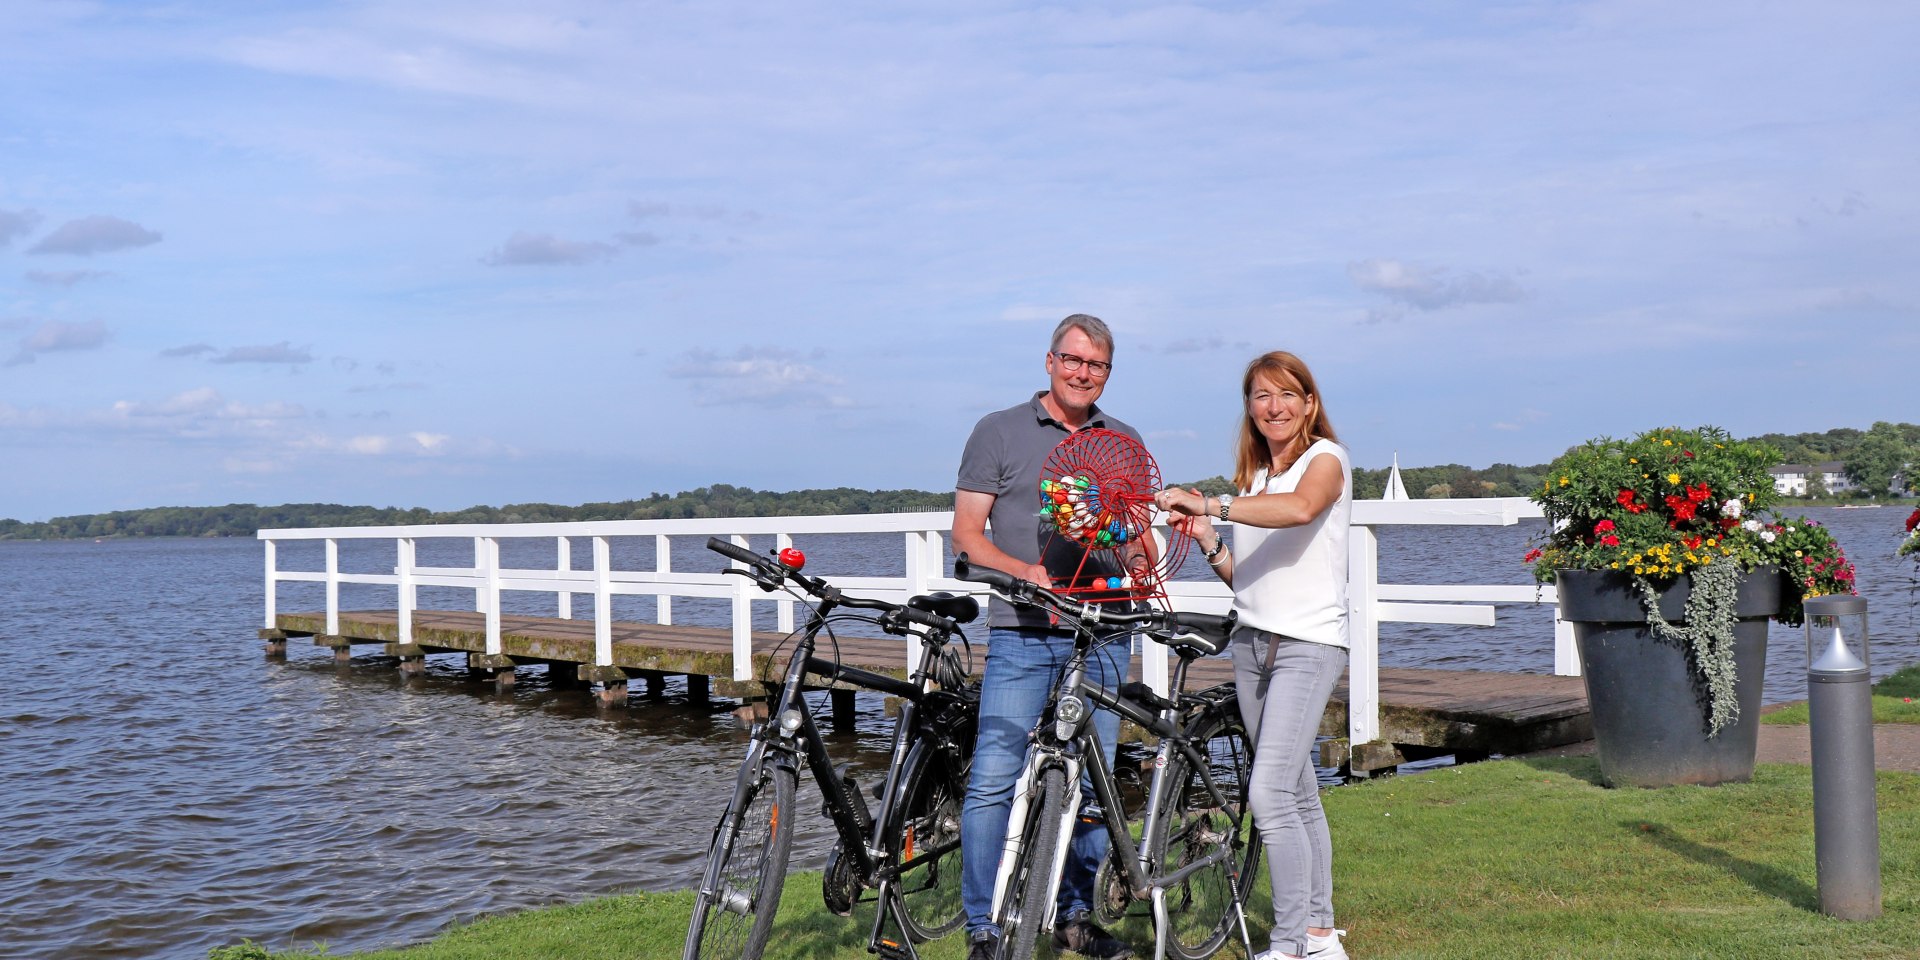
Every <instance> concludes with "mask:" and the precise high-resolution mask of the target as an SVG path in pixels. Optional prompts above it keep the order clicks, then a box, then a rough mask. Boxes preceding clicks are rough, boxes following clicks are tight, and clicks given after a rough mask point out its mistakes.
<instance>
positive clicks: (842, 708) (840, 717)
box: [827, 689, 854, 733]
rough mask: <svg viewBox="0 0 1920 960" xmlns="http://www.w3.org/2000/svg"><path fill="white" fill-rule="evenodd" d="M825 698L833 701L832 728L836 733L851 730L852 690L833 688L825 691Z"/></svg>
mask: <svg viewBox="0 0 1920 960" xmlns="http://www.w3.org/2000/svg"><path fill="white" fill-rule="evenodd" d="M827 699H828V700H830V701H832V703H833V729H834V732H836V733H852V732H853V719H854V710H853V691H852V690H841V689H833V690H829V691H827Z"/></svg>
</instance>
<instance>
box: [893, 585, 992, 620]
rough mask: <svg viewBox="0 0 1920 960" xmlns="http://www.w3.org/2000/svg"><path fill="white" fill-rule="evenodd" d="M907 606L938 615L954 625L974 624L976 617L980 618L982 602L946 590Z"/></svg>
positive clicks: (917, 598)
mask: <svg viewBox="0 0 1920 960" xmlns="http://www.w3.org/2000/svg"><path fill="white" fill-rule="evenodd" d="M907 606H909V607H912V608H913V609H915V610H925V611H926V612H928V613H932V614H938V615H939V616H942V617H946V618H947V619H948V620H952V621H953V622H954V623H972V622H973V620H974V618H975V617H978V616H980V601H978V600H975V599H974V598H972V597H970V596H967V595H966V594H964V593H959V594H955V593H947V592H946V591H944V590H943V591H941V592H939V593H929V594H923V595H921V596H917V597H914V598H913V599H911V600H908V601H907Z"/></svg>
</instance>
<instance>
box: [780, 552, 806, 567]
mask: <svg viewBox="0 0 1920 960" xmlns="http://www.w3.org/2000/svg"><path fill="white" fill-rule="evenodd" d="M780 562H781V563H784V564H786V565H787V568H788V569H791V570H798V569H800V568H801V567H804V566H806V565H807V555H806V554H804V553H801V552H800V551H799V550H796V549H794V548H793V547H787V548H786V549H784V550H781V551H780Z"/></svg>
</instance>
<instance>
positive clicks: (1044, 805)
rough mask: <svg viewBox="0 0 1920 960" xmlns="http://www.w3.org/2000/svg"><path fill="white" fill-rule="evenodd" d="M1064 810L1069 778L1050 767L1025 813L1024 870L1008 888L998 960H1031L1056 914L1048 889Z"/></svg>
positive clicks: (1022, 856) (1003, 909)
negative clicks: (1046, 924) (1042, 927)
mask: <svg viewBox="0 0 1920 960" xmlns="http://www.w3.org/2000/svg"><path fill="white" fill-rule="evenodd" d="M1076 789H1077V786H1076ZM1066 808H1067V775H1066V772H1065V771H1063V770H1061V769H1060V768H1059V767H1048V768H1047V769H1046V770H1044V771H1042V772H1041V774H1040V787H1039V794H1038V795H1037V796H1036V797H1035V798H1034V802H1033V803H1032V804H1031V805H1029V806H1028V807H1027V818H1028V826H1027V832H1026V834H1025V836H1026V849H1024V850H1022V851H1021V852H1020V867H1019V869H1017V870H1015V871H1014V874H1013V880H1012V882H1011V883H1009V884H1008V885H1007V902H1006V904H1005V905H1004V906H1003V907H1002V908H1001V911H1000V955H1001V956H1002V957H1003V958H1005V960H1031V958H1032V956H1033V948H1034V945H1035V944H1036V943H1037V942H1038V941H1039V939H1040V924H1041V921H1043V920H1044V919H1046V916H1047V912H1048V911H1049V910H1052V909H1053V904H1051V903H1049V902H1047V888H1048V887H1049V886H1051V885H1052V882H1053V874H1054V871H1055V870H1057V869H1059V866H1058V864H1057V863H1056V862H1055V861H1056V860H1057V859H1058V858H1057V856H1056V854H1057V853H1058V851H1059V847H1060V816H1061V814H1062V813H1065V812H1066Z"/></svg>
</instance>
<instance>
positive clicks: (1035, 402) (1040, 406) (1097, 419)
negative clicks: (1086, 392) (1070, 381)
mask: <svg viewBox="0 0 1920 960" xmlns="http://www.w3.org/2000/svg"><path fill="white" fill-rule="evenodd" d="M1046 395H1047V391H1045V390H1040V391H1037V392H1036V393H1034V395H1033V399H1032V400H1030V401H1028V406H1031V407H1032V408H1033V418H1034V419H1035V420H1038V421H1040V422H1041V423H1051V424H1054V425H1055V426H1058V427H1059V428H1060V429H1062V430H1066V429H1067V425H1066V424H1064V423H1061V422H1060V421H1059V420H1057V419H1055V418H1054V415H1053V414H1051V413H1048V412H1047V405H1046V404H1045V403H1043V402H1041V400H1040V398H1041V397H1044V396H1046ZM1106 425H1107V419H1106V414H1104V413H1102V412H1100V405H1099V404H1097V403H1096V404H1094V405H1093V406H1091V407H1089V408H1088V409H1087V422H1086V423H1083V424H1081V425H1080V429H1082V430H1085V429H1087V428H1088V427H1100V428H1103V429H1104V428H1105V427H1106ZM1067 432H1068V433H1072V432H1073V431H1071V430H1068V431H1067Z"/></svg>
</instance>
